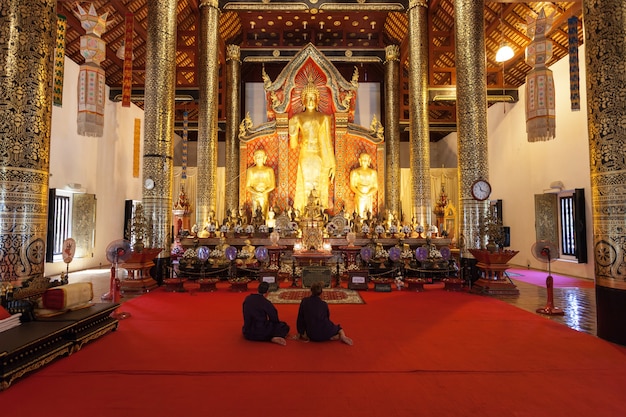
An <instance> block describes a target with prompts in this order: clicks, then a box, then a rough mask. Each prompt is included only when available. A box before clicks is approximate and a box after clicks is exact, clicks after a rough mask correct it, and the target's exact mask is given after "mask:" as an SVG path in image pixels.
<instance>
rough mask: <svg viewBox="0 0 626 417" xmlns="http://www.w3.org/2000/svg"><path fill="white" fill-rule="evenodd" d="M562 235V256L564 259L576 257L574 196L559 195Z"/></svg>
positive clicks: (560, 229)
mask: <svg viewBox="0 0 626 417" xmlns="http://www.w3.org/2000/svg"><path fill="white" fill-rule="evenodd" d="M559 209H560V215H559V220H560V225H559V231H560V235H561V256H562V257H564V258H567V257H575V256H576V238H575V234H574V196H573V195H572V194H570V195H559Z"/></svg>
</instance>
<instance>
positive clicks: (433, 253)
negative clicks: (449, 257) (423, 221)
mask: <svg viewBox="0 0 626 417" xmlns="http://www.w3.org/2000/svg"><path fill="white" fill-rule="evenodd" d="M428 257H429V258H430V259H439V258H441V257H442V256H441V252H439V249H437V247H436V246H435V245H430V249H429V251H428Z"/></svg>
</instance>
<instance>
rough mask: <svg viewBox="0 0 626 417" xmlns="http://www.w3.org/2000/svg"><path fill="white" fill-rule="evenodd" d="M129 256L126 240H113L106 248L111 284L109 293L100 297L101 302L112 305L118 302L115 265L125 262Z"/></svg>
mask: <svg viewBox="0 0 626 417" xmlns="http://www.w3.org/2000/svg"><path fill="white" fill-rule="evenodd" d="M131 254H132V252H131V250H130V242H129V241H128V240H125V239H118V240H114V241H113V242H111V243H109V245H108V246H107V248H106V257H107V261H109V262H111V282H110V283H109V292H108V293H106V294H104V295H103V296H102V297H101V299H102V300H104V301H111V302H114V303H115V302H117V301H118V300H119V291H120V280H119V278H118V277H117V264H118V263H119V262H124V261H126V260H127V259H128V258H130V256H131Z"/></svg>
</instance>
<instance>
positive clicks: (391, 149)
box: [385, 45, 402, 216]
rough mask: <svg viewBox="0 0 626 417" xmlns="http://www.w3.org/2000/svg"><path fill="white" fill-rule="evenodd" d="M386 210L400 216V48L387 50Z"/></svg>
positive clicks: (395, 46) (396, 46) (388, 47)
mask: <svg viewBox="0 0 626 417" xmlns="http://www.w3.org/2000/svg"><path fill="white" fill-rule="evenodd" d="M385 58H386V60H385V144H386V154H387V158H386V161H385V162H386V164H385V165H386V166H385V208H386V209H387V210H390V211H391V212H392V213H394V214H395V215H396V216H399V215H400V211H401V207H402V205H401V204H400V99H399V97H398V92H399V91H400V47H398V45H389V46H387V47H386V48H385Z"/></svg>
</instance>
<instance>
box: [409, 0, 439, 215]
mask: <svg viewBox="0 0 626 417" xmlns="http://www.w3.org/2000/svg"><path fill="white" fill-rule="evenodd" d="M408 15H409V68H410V70H409V86H410V91H411V94H410V95H409V112H410V113H411V118H410V129H411V133H410V135H411V137H410V148H411V155H410V161H411V162H410V163H411V192H412V194H413V195H412V202H413V203H412V207H413V209H412V211H413V212H412V213H411V216H412V217H413V218H415V221H416V222H418V223H419V224H421V225H422V226H427V225H430V223H431V217H432V211H433V210H432V201H431V195H430V132H429V129H428V4H427V2H426V1H420V0H410V1H409V11H408Z"/></svg>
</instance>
